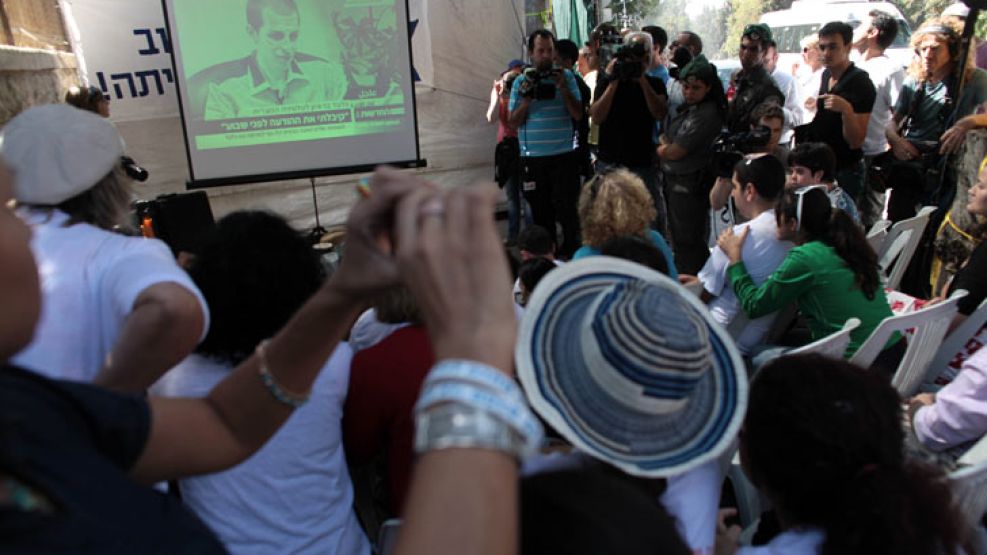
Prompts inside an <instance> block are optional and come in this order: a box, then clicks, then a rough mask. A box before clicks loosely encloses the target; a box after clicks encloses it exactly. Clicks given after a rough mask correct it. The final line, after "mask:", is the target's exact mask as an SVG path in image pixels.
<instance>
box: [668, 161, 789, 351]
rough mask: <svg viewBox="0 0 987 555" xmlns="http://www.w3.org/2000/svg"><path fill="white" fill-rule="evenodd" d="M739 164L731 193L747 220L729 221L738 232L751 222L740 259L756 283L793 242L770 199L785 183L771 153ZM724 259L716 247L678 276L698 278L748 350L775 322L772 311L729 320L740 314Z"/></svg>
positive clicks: (720, 318)
mask: <svg viewBox="0 0 987 555" xmlns="http://www.w3.org/2000/svg"><path fill="white" fill-rule="evenodd" d="M738 166H739V168H738V170H737V171H734V174H733V190H732V191H731V193H730V194H731V196H732V197H733V202H734V204H735V206H736V207H737V210H738V211H739V212H740V213H741V215H743V216H744V217H746V218H748V219H749V221H748V222H747V223H744V224H740V225H737V226H734V233H740V231H741V230H742V229H743V228H744V226H750V235H748V237H747V240H746V241H745V242H744V248H743V260H744V265H745V266H747V269H748V271H749V272H750V274H751V277H752V278H754V283H755V284H756V285H761V284H762V283H764V281H765V280H766V279H767V278H768V276H770V275H771V274H772V273H773V272H774V271H775V269H776V268H778V266H779V265H780V264H781V262H782V260H784V259H785V256H786V255H787V254H788V250H789V249H791V248H792V244H791V243H789V242H788V241H779V240H778V236H777V229H778V224H777V222H776V221H775V211H774V204H775V200H776V199H777V198H778V195H780V194H781V192H782V190H783V189H784V186H785V169H784V167H783V166H782V165H781V161H779V160H778V159H777V158H775V157H774V156H771V155H765V156H761V157H759V158H751V159H747V160H744V161H743V162H741V163H740V164H738ZM729 265H730V260H729V259H728V258H727V256H726V254H724V253H723V251H722V250H720V248H719V247H715V248H714V249H713V251H712V252H711V253H710V257H709V259H707V260H706V264H705V265H704V266H703V268H702V270H700V271H699V275H698V276H695V277H691V278H690V277H688V276H687V277H684V278H680V281H684V282H688V281H691V280H694V279H698V280H699V282H700V283H701V284H702V286H703V291H702V294H701V298H702V300H703V301H705V302H706V303H707V304H708V305H709V311H710V314H712V315H713V319H714V320H716V321H717V322H719V323H720V324H722V325H723V326H724V327H726V328H727V329H728V330H730V332H731V335H732V336H733V337H734V339H736V342H737V347H739V348H740V352H741V353H743V354H744V355H748V354H750V353H751V350H752V349H753V348H754V346H756V345H758V344H759V343H761V342H762V341H763V340H764V336H765V335H766V334H767V333H768V331H769V330H770V329H771V324H772V323H773V322H774V319H775V314H769V315H767V316H762V317H761V318H757V319H755V320H752V321H750V322H748V323H747V324H746V325H744V326H730V324H731V322H733V321H734V318H735V317H737V316H738V315H739V316H741V317H743V316H744V315H743V313H742V310H741V308H740V302H739V301H738V300H737V297H736V295H735V294H734V292H733V288H732V287H731V286H730V280H729V279H728V278H727V267H728V266H729ZM744 320H746V318H744ZM738 322H739V321H738ZM734 328H740V329H734Z"/></svg>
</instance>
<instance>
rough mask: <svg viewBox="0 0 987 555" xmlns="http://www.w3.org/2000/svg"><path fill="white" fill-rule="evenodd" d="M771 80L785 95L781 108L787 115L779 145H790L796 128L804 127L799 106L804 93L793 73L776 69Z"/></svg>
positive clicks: (800, 106)
mask: <svg viewBox="0 0 987 555" xmlns="http://www.w3.org/2000/svg"><path fill="white" fill-rule="evenodd" d="M771 78H772V79H774V82H775V84H776V85H778V89H779V90H780V91H781V92H782V94H784V95H785V105H784V106H782V107H781V108H782V112H784V113H785V122H784V124H785V125H784V127H783V128H782V132H781V139H780V140H779V143H780V144H782V145H788V144H789V143H790V142H791V141H792V136H793V135H795V127H796V126H799V125H802V105H801V104H799V98H801V97H802V91H801V90H799V82H798V80H796V79H795V77H793V76H792V74H791V73H788V72H785V71H782V70H781V69H780V68H775V71H774V73H772V74H771Z"/></svg>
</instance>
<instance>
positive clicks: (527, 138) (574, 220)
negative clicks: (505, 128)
mask: <svg viewBox="0 0 987 555" xmlns="http://www.w3.org/2000/svg"><path fill="white" fill-rule="evenodd" d="M528 56H529V57H530V59H531V63H532V66H533V67H531V68H528V69H527V70H526V71H525V72H524V73H523V74H522V75H521V76H520V77H518V78H517V79H515V80H514V86H513V87H512V88H511V100H510V105H509V108H510V111H511V116H510V120H509V122H510V124H511V126H512V127H514V128H516V129H517V130H518V140H519V142H520V146H521V156H522V158H521V165H522V190H523V192H524V197H525V199H526V200H527V201H528V203H529V204H530V205H531V211H532V215H533V216H534V220H535V223H536V224H538V225H540V226H542V227H544V228H545V229H547V230H549V233H550V234H551V235H552V236H553V238H554V237H555V223H556V220H558V222H559V223H560V224H561V225H562V233H563V240H562V242H561V243H559V242H557V244H561V245H562V247H561V249H560V253H561V254H562V255H563V256H570V255H572V253H573V252H575V250H576V249H577V248H579V244H580V239H579V216H578V215H577V213H576V203H577V202H578V199H579V175H578V171H579V168H578V163H577V160H576V155H575V148H574V145H573V140H572V138H573V132H574V131H573V122H574V121H576V122H578V121H580V120H581V119H582V117H583V113H582V103H581V98H580V94H579V87H578V85H577V84H576V78H575V77H574V76H573V74H572V72H571V71H569V70H567V69H562V68H558V67H555V66H554V65H553V64H552V60H553V59H554V57H555V36H554V35H552V33H551V32H549V31H546V30H544V29H539V30H537V31H535V32H533V33H531V36H529V37H528Z"/></svg>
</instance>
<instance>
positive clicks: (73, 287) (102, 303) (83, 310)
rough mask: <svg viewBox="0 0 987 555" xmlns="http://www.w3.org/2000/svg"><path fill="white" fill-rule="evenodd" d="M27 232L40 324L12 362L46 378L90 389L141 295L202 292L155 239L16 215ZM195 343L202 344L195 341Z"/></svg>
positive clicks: (59, 216)
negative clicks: (164, 287) (163, 290)
mask: <svg viewBox="0 0 987 555" xmlns="http://www.w3.org/2000/svg"><path fill="white" fill-rule="evenodd" d="M18 214H19V215H20V216H21V218H23V219H24V221H25V222H27V224H28V225H29V226H30V227H31V231H32V232H33V236H32V238H31V252H32V253H33V254H34V259H35V261H36V262H37V264H38V273H39V275H40V280H41V296H42V302H41V319H40V321H39V322H38V327H37V328H36V329H35V331H34V340H33V341H31V344H30V345H28V346H27V347H26V348H25V349H24V350H22V351H21V352H19V353H17V354H16V355H15V356H14V357H13V358H12V359H11V361H10V362H11V363H12V364H14V365H17V366H20V367H22V368H27V369H29V370H34V371H36V372H39V373H41V374H44V375H45V376H48V377H50V378H56V379H58V378H61V379H68V380H74V381H83V382H91V381H92V380H93V378H95V377H96V375H97V374H98V373H99V370H100V368H102V367H103V363H104V361H105V360H106V357H107V355H109V354H110V352H111V351H112V350H113V346H114V345H115V344H116V342H117V339H118V338H119V336H120V332H121V329H122V328H123V324H124V321H125V320H126V319H127V316H129V315H130V312H131V311H132V310H133V306H134V301H135V300H136V299H137V297H138V296H139V295H140V293H141V292H142V291H143V290H144V289H147V288H148V287H150V286H152V285H156V284H158V283H164V282H173V283H177V284H178V285H181V286H182V287H184V288H185V289H188V290H189V291H190V292H191V293H192V294H194V295H195V296H196V297H197V298H198V299H199V306H200V307H201V308H202V316H203V318H204V323H205V325H204V326H203V328H202V337H205V335H206V332H207V331H208V330H209V310H208V308H207V307H206V301H205V299H203V298H202V293H200V292H199V289H198V288H197V287H196V286H195V284H194V283H192V279H191V278H190V277H189V275H188V274H187V273H186V272H185V270H183V269H181V268H180V267H179V266H178V264H177V263H176V262H175V258H174V256H172V254H171V251H170V250H169V249H168V247H167V246H166V245H165V244H164V243H162V242H161V241H158V240H157V239H145V238H143V237H127V236H124V235H120V234H118V233H112V232H109V231H105V230H102V229H99V228H97V227H95V226H92V225H89V224H75V225H72V226H69V227H65V226H64V225H63V224H64V223H65V221H67V220H68V215H66V214H65V213H64V212H60V211H58V210H54V211H52V212H51V213H50V214H49V213H48V212H44V211H37V210H28V209H22V210H19V211H18ZM200 339H201V338H200Z"/></svg>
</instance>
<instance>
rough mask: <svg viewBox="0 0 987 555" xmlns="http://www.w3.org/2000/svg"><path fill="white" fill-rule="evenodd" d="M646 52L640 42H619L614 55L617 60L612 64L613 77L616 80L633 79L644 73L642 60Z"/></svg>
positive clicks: (645, 56)
mask: <svg viewBox="0 0 987 555" xmlns="http://www.w3.org/2000/svg"><path fill="white" fill-rule="evenodd" d="M647 55H648V52H646V51H645V46H644V44H643V43H640V42H632V43H629V44H621V45H620V46H618V47H617V51H616V52H615V53H614V57H616V58H617V62H616V63H614V65H613V78H614V79H617V80H618V81H634V80H636V79H640V78H641V74H642V73H644V60H645V59H646V58H647Z"/></svg>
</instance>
